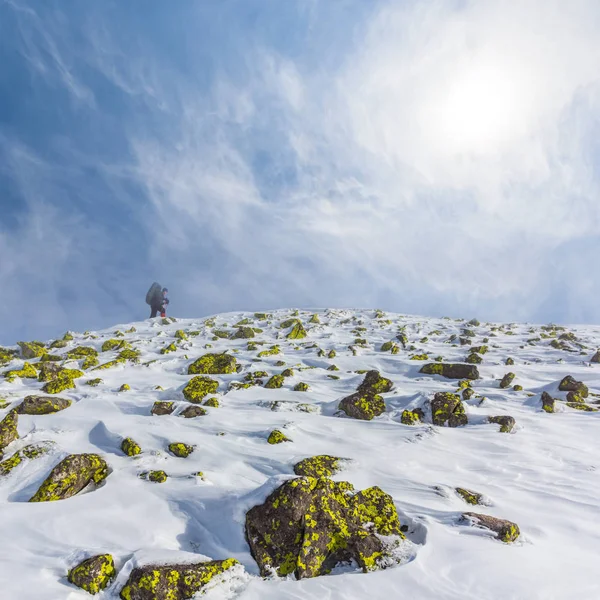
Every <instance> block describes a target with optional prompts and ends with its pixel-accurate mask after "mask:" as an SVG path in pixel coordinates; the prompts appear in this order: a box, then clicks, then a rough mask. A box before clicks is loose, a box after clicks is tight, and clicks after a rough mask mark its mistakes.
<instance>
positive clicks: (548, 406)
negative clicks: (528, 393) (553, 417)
mask: <svg viewBox="0 0 600 600" xmlns="http://www.w3.org/2000/svg"><path fill="white" fill-rule="evenodd" d="M554 404H555V400H554V398H553V397H552V396H551V395H550V394H549V393H548V392H542V408H543V409H544V410H545V411H546V412H547V413H553V412H554Z"/></svg>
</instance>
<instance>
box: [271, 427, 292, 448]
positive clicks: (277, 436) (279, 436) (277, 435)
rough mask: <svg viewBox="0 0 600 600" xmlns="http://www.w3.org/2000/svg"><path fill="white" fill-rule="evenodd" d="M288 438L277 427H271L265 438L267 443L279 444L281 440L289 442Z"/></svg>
mask: <svg viewBox="0 0 600 600" xmlns="http://www.w3.org/2000/svg"><path fill="white" fill-rule="evenodd" d="M291 441H292V440H290V438H288V437H286V436H285V435H284V434H283V433H281V431H279V429H273V431H271V433H270V434H269V437H268V438H267V442H269V444H281V443H282V442H291Z"/></svg>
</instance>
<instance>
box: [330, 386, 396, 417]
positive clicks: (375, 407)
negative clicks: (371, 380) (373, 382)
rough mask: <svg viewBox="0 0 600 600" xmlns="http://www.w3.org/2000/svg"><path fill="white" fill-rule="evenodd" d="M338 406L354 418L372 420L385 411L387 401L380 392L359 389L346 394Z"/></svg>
mask: <svg viewBox="0 0 600 600" xmlns="http://www.w3.org/2000/svg"><path fill="white" fill-rule="evenodd" d="M338 408H339V409H340V410H342V411H344V412H345V413H346V414H347V415H348V416H349V417H352V418H353V419H360V420H362V421H370V420H371V419H373V418H374V417H378V416H379V415H381V414H383V413H384V412H385V402H384V401H383V398H382V397H381V396H380V395H379V394H375V393H373V392H371V391H369V390H367V391H364V392H360V391H359V392H354V394H350V396H346V397H345V398H344V399H343V400H342V401H341V402H340V404H339V406H338Z"/></svg>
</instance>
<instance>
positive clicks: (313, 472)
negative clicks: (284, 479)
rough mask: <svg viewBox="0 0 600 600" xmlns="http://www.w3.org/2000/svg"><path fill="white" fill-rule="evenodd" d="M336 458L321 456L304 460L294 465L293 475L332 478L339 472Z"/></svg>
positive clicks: (338, 463) (338, 461) (338, 460)
mask: <svg viewBox="0 0 600 600" xmlns="http://www.w3.org/2000/svg"><path fill="white" fill-rule="evenodd" d="M341 460H342V459H341V458H338V457H336V456H329V455H327V454H321V455H319V456H311V457H310V458H305V459H304V460H301V461H300V462H299V463H296V464H295V465H294V473H295V474H296V475H298V476H300V477H316V478H319V477H332V476H333V475H335V474H336V473H339V471H340V461H341Z"/></svg>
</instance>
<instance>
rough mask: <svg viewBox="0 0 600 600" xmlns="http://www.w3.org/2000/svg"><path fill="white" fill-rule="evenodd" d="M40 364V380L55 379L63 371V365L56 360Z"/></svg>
mask: <svg viewBox="0 0 600 600" xmlns="http://www.w3.org/2000/svg"><path fill="white" fill-rule="evenodd" d="M39 366H40V372H39V375H38V381H52V380H53V379H56V378H57V377H58V376H59V374H60V373H61V372H62V371H63V367H61V366H60V365H58V364H56V363H55V362H43V363H40V365H39Z"/></svg>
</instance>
